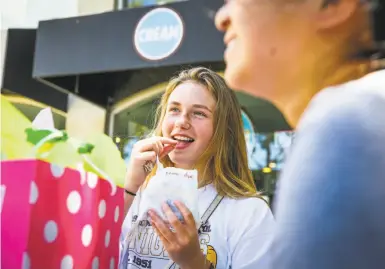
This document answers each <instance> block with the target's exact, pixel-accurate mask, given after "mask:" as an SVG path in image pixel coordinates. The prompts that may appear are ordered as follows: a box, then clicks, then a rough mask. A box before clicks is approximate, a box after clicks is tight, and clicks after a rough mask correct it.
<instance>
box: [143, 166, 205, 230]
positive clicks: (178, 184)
mask: <svg viewBox="0 0 385 269" xmlns="http://www.w3.org/2000/svg"><path fill="white" fill-rule="evenodd" d="M157 167H158V168H157V172H156V174H155V175H154V176H153V177H152V178H151V179H150V180H149V182H148V184H147V186H146V187H145V188H144V190H143V191H141V194H140V202H139V203H138V204H139V208H138V216H139V218H138V221H137V222H139V221H140V220H147V212H148V210H149V209H153V210H155V211H156V212H157V213H158V214H159V216H161V217H162V218H163V219H164V220H167V218H166V216H165V215H164V213H163V210H162V204H163V203H164V202H167V201H175V200H178V201H181V202H182V203H184V204H185V206H186V207H187V208H188V209H189V210H190V211H191V213H192V215H193V216H194V219H195V223H196V226H197V228H198V227H199V225H200V217H199V210H198V172H197V170H184V169H179V168H175V167H166V168H164V167H163V165H162V164H161V163H160V162H159V161H157ZM172 209H173V211H174V212H175V213H176V214H177V216H178V215H179V216H178V218H179V219H181V216H180V214H179V212H178V211H177V210H176V209H175V208H172Z"/></svg>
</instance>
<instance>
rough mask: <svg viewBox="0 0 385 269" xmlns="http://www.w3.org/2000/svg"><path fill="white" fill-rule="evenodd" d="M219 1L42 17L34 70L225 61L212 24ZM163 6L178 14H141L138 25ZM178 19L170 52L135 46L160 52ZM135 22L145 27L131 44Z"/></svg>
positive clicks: (44, 73)
mask: <svg viewBox="0 0 385 269" xmlns="http://www.w3.org/2000/svg"><path fill="white" fill-rule="evenodd" d="M222 4H223V1H222V0H210V1H185V2H178V3H173V4H168V5H163V6H160V7H143V8H133V9H126V10H122V11H114V12H107V13H102V14H97V15H91V16H83V17H74V18H66V19H59V20H51V21H43V22H40V24H39V27H38V30H37V41H36V52H35V62H34V70H33V76H34V77H38V78H48V77H61V76H69V75H82V74H90V73H102V72H103V73H105V72H115V71H124V70H137V69H144V68H154V67H164V66H175V65H181V64H193V63H199V62H218V61H223V51H224V44H223V34H222V33H220V32H218V31H217V30H216V28H215V25H214V21H213V18H214V14H215V12H216V10H217V9H218V8H219V7H220V6H221V5H222ZM162 8H167V9H168V10H169V9H171V11H172V12H175V13H176V14H177V15H178V17H179V18H174V17H173V16H171V15H167V14H165V13H167V12H165V13H162V12H158V13H157V14H156V15H154V16H152V17H151V18H150V19H148V20H143V21H142V24H140V25H142V26H139V25H138V23H139V22H140V21H141V19H142V18H143V17H144V16H145V15H147V16H148V15H149V12H150V11H154V10H158V11H159V10H160V9H162ZM156 16H158V17H156ZM179 19H180V20H181V22H182V24H183V27H182V28H183V35H181V36H182V38H181V39H182V41H181V43H180V45H179V46H176V47H177V48H176V49H175V51H173V52H172V54H171V55H169V56H168V57H164V58H162V59H159V60H156V59H155V60H153V59H151V57H150V58H145V57H146V56H143V55H144V54H143V53H140V52H139V51H143V50H146V49H148V46H150V47H152V50H156V49H159V50H160V51H158V52H157V51H153V52H152V53H154V54H158V55H156V56H159V57H162V56H161V55H164V51H163V50H162V48H160V47H161V46H163V45H162V44H166V45H167V44H168V45H167V46H173V45H174V43H173V41H170V42H169V43H167V42H166V41H164V40H166V39H167V38H171V39H177V38H179V36H178V37H175V36H173V35H178V33H175V32H174V30H175V28H173V27H177V26H180V25H179V23H177V22H176V20H179ZM167 20H168V21H169V25H168V24H167ZM158 22H159V26H157V23H158ZM174 24H175V25H174ZM137 26H138V29H139V28H140V30H143V31H144V32H142V33H141V34H142V35H139V34H138V38H139V40H140V41H138V42H139V43H138V44H139V45H140V46H135V44H134V43H135V30H136V29H137ZM146 27H147V28H146ZM156 27H158V28H157V29H156ZM145 30H148V31H145ZM138 31H139V30H138ZM151 31H153V32H151ZM154 31H155V33H154ZM177 31H178V29H177ZM162 38H164V39H162ZM154 39H156V40H161V41H163V43H162V42H155V41H154ZM146 42H147V44H146ZM175 42H176V41H175ZM166 45H165V46H166ZM150 54H151V53H150ZM151 56H154V55H151ZM156 56H155V58H156ZM159 57H158V58H159Z"/></svg>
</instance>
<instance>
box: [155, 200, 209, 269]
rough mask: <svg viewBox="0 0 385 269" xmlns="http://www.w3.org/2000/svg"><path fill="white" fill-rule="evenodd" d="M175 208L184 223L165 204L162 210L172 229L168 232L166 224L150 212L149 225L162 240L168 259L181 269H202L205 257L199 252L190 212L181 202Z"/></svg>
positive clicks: (197, 239) (196, 232) (195, 230)
mask: <svg viewBox="0 0 385 269" xmlns="http://www.w3.org/2000/svg"><path fill="white" fill-rule="evenodd" d="M174 204H175V206H176V207H177V208H178V209H179V211H180V212H181V213H182V216H183V219H184V222H183V223H182V222H181V221H179V219H178V218H177V216H176V215H175V214H174V212H173V211H172V210H171V208H170V207H169V205H168V204H167V203H164V204H163V206H162V209H163V211H164V213H165V215H166V217H167V219H168V222H169V224H170V225H171V226H172V227H173V228H174V231H171V230H170V228H169V227H170V226H169V224H168V223H166V222H165V221H163V219H162V218H161V217H159V216H158V214H157V213H156V212H155V211H153V210H150V211H149V212H148V214H149V216H150V219H151V225H152V226H153V228H154V229H155V231H156V233H157V234H158V236H159V238H160V240H162V243H163V246H164V247H165V249H166V251H167V253H168V255H169V256H170V258H171V259H172V260H173V261H174V262H175V263H176V264H178V265H179V266H180V267H181V268H182V269H188V268H204V267H205V257H204V255H203V253H202V252H201V250H200V245H199V237H198V231H197V228H196V226H195V221H194V217H193V215H192V213H191V212H190V210H189V209H188V208H187V207H186V206H185V205H184V204H183V203H181V202H179V201H175V203H174Z"/></svg>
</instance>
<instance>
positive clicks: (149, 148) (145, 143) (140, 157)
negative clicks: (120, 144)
mask: <svg viewBox="0 0 385 269" xmlns="http://www.w3.org/2000/svg"><path fill="white" fill-rule="evenodd" d="M177 143H178V141H176V140H173V139H171V138H167V137H160V136H155V137H150V138H146V139H143V140H140V141H138V142H136V143H135V145H134V147H133V149H132V152H131V158H130V161H129V164H128V167H127V176H126V180H125V185H124V187H125V188H126V190H128V191H131V192H134V193H136V192H137V191H138V189H139V188H140V186H142V184H143V182H144V180H145V179H146V176H147V173H146V171H145V170H144V167H143V166H144V165H145V164H146V163H147V162H148V161H150V162H152V163H155V162H156V156H158V157H159V159H161V158H163V157H164V156H166V155H167V154H169V153H170V152H171V151H172V150H173V149H174V147H175V145H176V144H177Z"/></svg>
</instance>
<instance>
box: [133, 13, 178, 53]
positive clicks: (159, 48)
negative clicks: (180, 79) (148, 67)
mask: <svg viewBox="0 0 385 269" xmlns="http://www.w3.org/2000/svg"><path fill="white" fill-rule="evenodd" d="M183 34H184V26H183V22H182V19H181V17H180V16H179V15H178V14H177V13H176V12H175V11H173V10H171V9H169V8H156V9H153V10H151V11H150V12H148V13H147V14H146V15H144V16H143V18H142V19H141V20H140V21H139V23H138V25H137V26H136V29H135V34H134V45H135V48H136V50H137V51H138V53H139V54H140V55H141V56H142V57H144V58H146V59H148V60H161V59H164V58H167V57H168V56H170V55H171V54H172V53H173V52H175V51H176V50H177V49H178V47H179V45H180V44H181V42H182V39H183Z"/></svg>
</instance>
